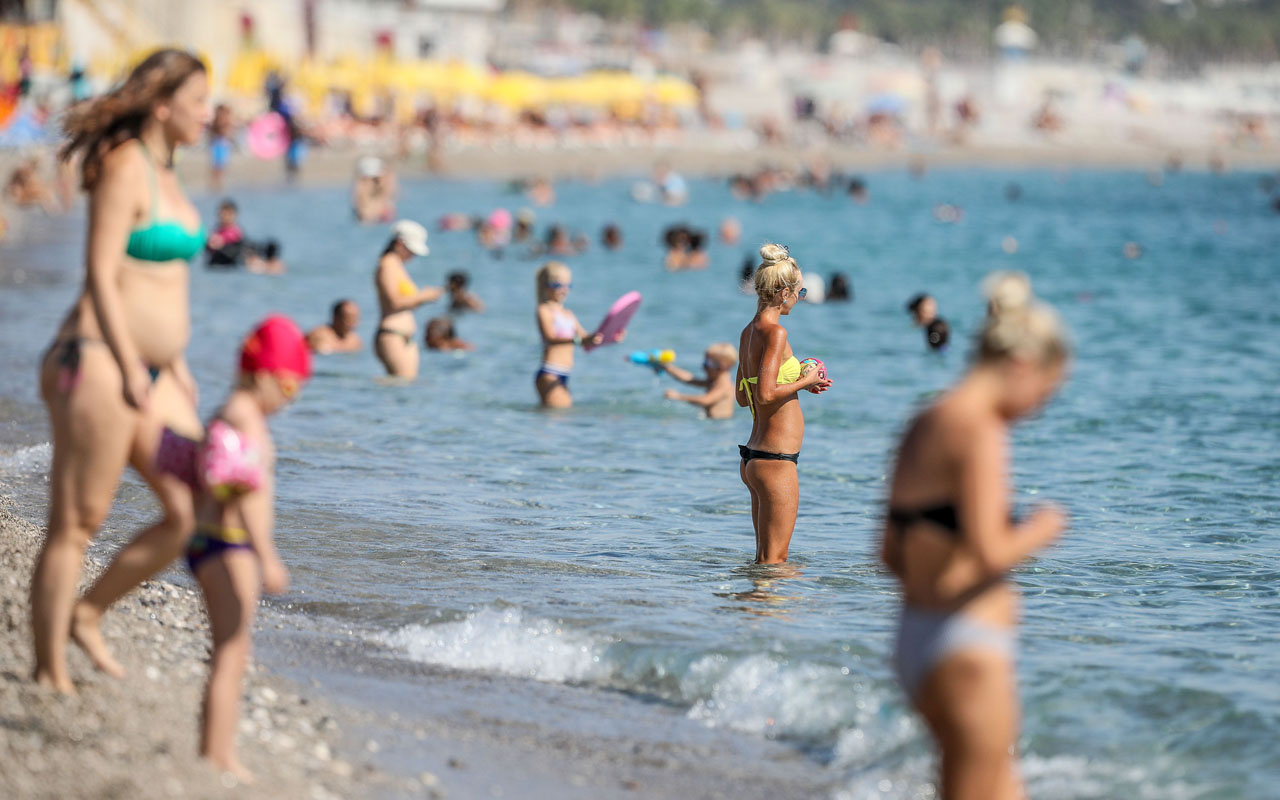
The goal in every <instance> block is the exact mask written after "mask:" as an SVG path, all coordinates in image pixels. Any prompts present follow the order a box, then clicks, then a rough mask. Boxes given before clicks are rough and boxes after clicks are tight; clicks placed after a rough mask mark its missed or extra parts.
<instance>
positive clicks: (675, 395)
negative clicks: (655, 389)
mask: <svg viewBox="0 0 1280 800" xmlns="http://www.w3.org/2000/svg"><path fill="white" fill-rule="evenodd" d="M662 396H663V397H665V398H667V399H668V400H679V399H680V393H679V392H677V391H676V390H675V389H668V390H666V391H665V392H663V393H662Z"/></svg>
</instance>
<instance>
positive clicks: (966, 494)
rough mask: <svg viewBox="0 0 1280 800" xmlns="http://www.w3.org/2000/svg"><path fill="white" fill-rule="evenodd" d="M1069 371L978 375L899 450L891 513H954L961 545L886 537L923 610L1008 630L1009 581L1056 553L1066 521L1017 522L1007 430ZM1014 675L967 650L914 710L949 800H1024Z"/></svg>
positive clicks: (892, 564)
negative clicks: (941, 508)
mask: <svg viewBox="0 0 1280 800" xmlns="http://www.w3.org/2000/svg"><path fill="white" fill-rule="evenodd" d="M1064 372H1065V370H1064V364H1062V363H1061V362H1058V363H1052V364H1049V365H1040V364H1035V363H1029V362H1027V361H1024V360H1004V361H993V362H990V363H981V364H979V365H978V366H976V367H975V368H974V369H973V370H971V371H970V372H969V373H968V374H967V375H966V376H965V377H964V378H963V379H961V381H960V382H959V383H958V384H957V385H956V386H955V387H953V388H952V389H951V390H950V391H948V392H947V393H946V394H944V395H942V396H941V397H940V398H939V399H938V400H937V401H936V402H934V404H933V405H931V406H930V407H929V408H927V409H926V410H925V411H924V412H923V413H921V414H920V415H919V416H918V417H917V418H916V419H915V420H914V421H913V422H912V423H911V425H910V426H909V427H908V429H907V432H906V433H905V435H904V436H903V438H902V443H901V446H900V449H899V451H898V457H897V462H896V464H895V467H894V472H893V481H892V485H891V488H890V492H889V505H890V507H895V508H928V507H932V506H937V505H939V504H943V503H947V502H954V504H955V507H956V510H957V515H958V522H959V528H960V534H959V536H958V538H953V537H951V536H949V535H947V533H946V532H945V531H942V530H939V529H938V528H936V527H935V526H934V525H933V524H932V523H930V522H928V521H918V522H916V523H914V524H913V525H912V526H911V527H910V528H908V529H907V530H906V531H905V532H900V531H896V530H894V529H892V528H891V527H888V526H887V527H886V529H885V531H884V533H883V539H882V544H881V554H882V559H883V561H884V563H885V564H886V565H887V566H888V567H889V569H890V570H891V571H892V572H893V574H894V575H895V576H896V577H897V578H898V580H899V581H900V583H901V585H902V592H903V601H904V603H906V604H907V605H908V606H911V607H913V608H917V609H924V610H932V611H943V612H954V613H959V614H963V615H965V616H966V617H970V618H972V619H974V620H977V621H981V622H982V623H985V624H987V625H990V626H992V627H997V628H1007V629H1012V628H1013V627H1014V626H1015V625H1016V623H1017V618H1018V608H1019V601H1018V595H1017V592H1016V591H1015V590H1014V588H1013V586H1012V585H1011V584H1009V583H1008V582H1007V581H1006V579H1005V576H1006V574H1007V573H1008V571H1009V570H1010V569H1012V568H1013V567H1015V566H1017V565H1018V564H1019V563H1021V562H1022V561H1023V560H1025V559H1026V558H1028V557H1029V556H1030V555H1031V554H1032V553H1034V552H1036V551H1038V550H1040V549H1042V548H1043V547H1045V546H1047V545H1049V544H1050V543H1052V542H1053V541H1054V540H1055V539H1056V538H1057V537H1058V536H1059V534H1060V533H1061V532H1062V530H1063V529H1064V528H1065V526H1066V516H1065V515H1064V513H1063V512H1062V511H1061V510H1060V509H1058V508H1056V507H1051V506H1046V507H1042V508H1039V509H1037V510H1036V511H1035V512H1034V513H1032V514H1031V515H1030V516H1029V517H1027V518H1026V519H1025V520H1023V521H1022V522H1020V523H1014V522H1012V521H1011V520H1010V517H1009V507H1010V500H1009V494H1010V490H1009V486H1008V479H1007V473H1008V461H1009V457H1008V443H1007V439H1008V429H1009V425H1010V424H1011V423H1013V422H1014V421H1016V420H1018V419H1020V418H1022V417H1025V416H1026V415H1028V414H1030V413H1032V412H1034V411H1035V410H1036V409H1038V408H1040V407H1041V406H1042V405H1043V404H1044V403H1045V402H1047V401H1048V399H1049V398H1050V397H1051V396H1052V395H1053V393H1054V392H1055V391H1056V389H1057V388H1058V386H1059V385H1061V383H1062V380H1063V377H1064ZM1016 687H1017V682H1016V675H1015V672H1014V665H1013V664H1012V663H1011V662H1010V661H1009V660H1008V658H1007V657H1006V656H1005V655H1003V654H1001V653H999V652H997V651H993V650H984V649H978V648H973V649H960V650H956V651H954V652H952V653H950V654H949V655H948V656H946V657H945V658H943V659H942V660H941V661H939V662H938V663H937V664H936V665H935V666H934V667H933V669H932V670H931V672H929V673H928V674H927V675H926V677H925V679H924V681H923V683H922V684H921V685H920V687H919V689H918V691H917V693H916V696H915V697H914V698H913V702H914V703H915V706H916V709H917V710H918V711H919V712H920V714H921V716H923V717H924V719H925V721H926V723H927V724H928V725H929V729H930V731H931V732H932V733H933V736H934V738H935V739H936V740H937V742H938V745H939V748H940V749H941V752H942V759H941V787H940V788H941V797H943V798H946V799H947V800H979V798H982V799H983V800H985V799H986V798H992V800H1016V798H1022V797H1024V794H1023V789H1022V786H1021V779H1020V778H1019V776H1018V773H1017V765H1016V759H1015V756H1014V745H1015V744H1016V741H1017V735H1018V728H1019V722H1018V717H1019V704H1018V699H1017V689H1016Z"/></svg>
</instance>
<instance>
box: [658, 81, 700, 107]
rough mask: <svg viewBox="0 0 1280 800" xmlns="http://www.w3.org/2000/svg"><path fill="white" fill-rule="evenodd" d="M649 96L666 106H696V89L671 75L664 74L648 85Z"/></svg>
mask: <svg viewBox="0 0 1280 800" xmlns="http://www.w3.org/2000/svg"><path fill="white" fill-rule="evenodd" d="M649 91H650V93H651V96H652V97H653V98H654V99H656V100H657V101H658V102H659V103H662V104H663V105H668V106H696V105H697V104H698V90H697V89H696V88H694V85H693V84H692V83H689V82H688V81H686V80H684V79H683V78H677V77H675V76H672V75H664V76H663V77H661V78H658V79H657V80H656V81H654V82H653V83H651V84H650V85H649Z"/></svg>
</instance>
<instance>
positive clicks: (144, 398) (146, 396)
mask: <svg viewBox="0 0 1280 800" xmlns="http://www.w3.org/2000/svg"><path fill="white" fill-rule="evenodd" d="M124 399H125V402H126V403H128V404H129V405H131V406H133V407H134V408H136V409H138V410H139V411H142V412H145V411H146V410H147V406H148V405H149V403H150V400H151V373H150V372H147V370H146V369H144V368H143V367H134V368H133V369H131V370H129V371H128V372H126V373H125V374H124Z"/></svg>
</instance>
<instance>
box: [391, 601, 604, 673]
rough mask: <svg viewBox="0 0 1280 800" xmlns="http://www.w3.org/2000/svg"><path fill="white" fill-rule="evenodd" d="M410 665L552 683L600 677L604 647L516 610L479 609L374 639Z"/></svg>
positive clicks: (575, 633)
mask: <svg viewBox="0 0 1280 800" xmlns="http://www.w3.org/2000/svg"><path fill="white" fill-rule="evenodd" d="M378 638H379V639H380V640H381V641H382V642H383V643H384V644H388V645H390V646H392V647H395V648H397V649H399V650H402V651H404V652H405V653H406V654H408V656H409V657H410V658H412V659H414V660H415V661H421V662H424V663H427V664H437V665H440V666H445V667H453V668H455V669H467V670H477V671H481V672H498V673H501V674H503V675H515V676H518V677H522V678H532V679H534V680H539V681H548V682H553V683H570V682H581V681H586V680H590V679H592V678H598V677H604V676H605V675H606V674H607V669H606V667H605V666H604V664H603V651H604V647H603V646H601V644H600V643H597V642H595V641H593V640H592V639H591V638H590V637H589V636H587V635H585V634H582V633H578V632H575V631H569V630H565V629H564V628H563V627H562V626H561V625H560V624H559V623H556V622H552V621H550V620H542V619H536V618H526V616H525V615H524V613H523V612H521V611H520V610H519V609H501V610H499V609H484V610H482V611H479V612H477V613H475V614H472V615H471V616H469V617H467V618H466V619H462V620H458V621H455V622H442V623H437V624H435V625H406V626H404V627H403V628H400V629H399V630H396V631H393V632H391V633H387V634H383V635H381V636H380V637H378Z"/></svg>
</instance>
